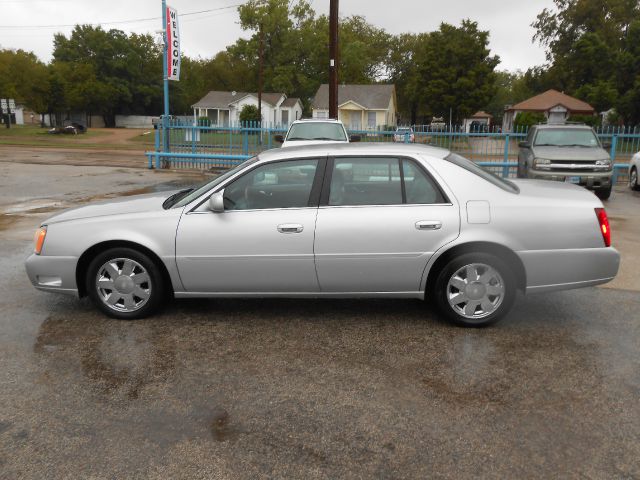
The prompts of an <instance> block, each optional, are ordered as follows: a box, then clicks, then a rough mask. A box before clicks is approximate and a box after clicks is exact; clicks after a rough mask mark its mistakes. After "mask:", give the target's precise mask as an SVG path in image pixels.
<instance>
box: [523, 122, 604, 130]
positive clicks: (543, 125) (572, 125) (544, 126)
mask: <svg viewBox="0 0 640 480" xmlns="http://www.w3.org/2000/svg"><path fill="white" fill-rule="evenodd" d="M534 126H535V127H536V128H541V129H544V130H547V129H554V130H555V129H572V130H575V129H576V128H579V129H583V130H591V129H592V128H591V127H590V126H589V125H586V124H584V123H551V124H550V123H541V124H540V125H534Z"/></svg>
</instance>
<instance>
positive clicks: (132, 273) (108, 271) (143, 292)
mask: <svg viewBox="0 0 640 480" xmlns="http://www.w3.org/2000/svg"><path fill="white" fill-rule="evenodd" d="M164 288H165V286H164V282H163V278H162V274H161V272H160V269H159V268H158V266H157V265H156V264H155V263H154V261H153V260H151V259H150V258H149V257H148V256H147V255H145V254H143V253H141V252H139V251H137V250H134V249H132V248H112V249H109V250H106V251H105V252H102V253H100V254H99V255H97V256H96V257H95V258H94V259H93V260H92V261H91V263H90V264H89V268H88V269H87V275H86V291H87V293H88V294H89V297H90V298H91V299H92V300H93V302H94V303H95V304H96V306H97V307H98V308H99V309H100V310H102V311H103V312H104V313H105V314H107V315H108V316H110V317H113V318H118V319H121V320H134V319H138V318H143V317H146V316H148V315H150V314H151V313H153V312H154V311H155V310H156V309H157V308H158V307H159V306H160V303H161V302H162V299H163V297H164Z"/></svg>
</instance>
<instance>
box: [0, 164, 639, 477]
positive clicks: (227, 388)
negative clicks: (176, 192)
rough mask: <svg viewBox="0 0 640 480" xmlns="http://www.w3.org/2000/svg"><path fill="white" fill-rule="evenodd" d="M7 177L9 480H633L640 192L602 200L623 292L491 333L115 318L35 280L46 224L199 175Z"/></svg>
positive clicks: (372, 308) (261, 305)
mask: <svg viewBox="0 0 640 480" xmlns="http://www.w3.org/2000/svg"><path fill="white" fill-rule="evenodd" d="M1 167H2V168H3V169H2V171H1V172H0V173H2V176H1V177H0V179H1V180H0V212H2V213H1V214H0V252H1V256H0V367H1V368H0V478H2V479H14V478H15V479H18V478H49V479H53V478H94V479H102V478H158V479H160V478H203V479H204V478H215V479H226V478H229V479H235V478H452V479H459V478H593V479H601V478H620V479H622V478H625V479H628V478H640V314H639V313H638V312H639V311H640V293H639V291H640V288H639V286H640V279H639V278H638V277H640V274H638V270H637V269H638V267H637V266H638V265H639V263H638V262H636V259H637V245H638V243H637V239H638V238H640V237H638V235H639V234H640V232H639V229H640V218H638V217H640V209H639V208H638V205H640V195H638V194H632V193H630V192H627V191H625V190H624V189H622V188H620V189H618V190H617V191H616V194H615V195H614V197H613V199H612V200H611V202H609V204H608V205H607V209H608V211H609V213H610V215H611V216H612V218H613V235H614V243H615V242H616V241H617V240H618V241H620V245H619V247H620V249H621V251H622V252H623V269H622V270H621V278H619V279H616V282H618V283H612V284H610V285H609V286H607V288H586V289H582V290H575V291H567V292H558V293H553V294H546V295H534V296H529V297H523V296H520V297H519V298H518V299H517V301H516V304H515V306H514V309H513V311H512V313H511V314H510V315H509V316H508V317H507V318H506V319H505V320H503V321H502V322H501V323H499V324H497V325H495V326H494V327H491V328H488V329H482V330H469V329H462V328H457V327H453V326H451V325H450V324H448V323H446V322H444V321H442V320H440V319H439V318H438V316H437V315H436V314H435V313H434V312H433V311H432V310H431V309H430V308H429V306H428V305H425V304H424V303H422V302H419V301H406V300H402V301H398V300H384V301H383V300H375V301H374V300H366V301H365V300H359V301H354V300H340V301H336V300H331V301H327V300H324V301H316V300H276V299H270V300H197V301H196V300H189V301H186V300H183V301H175V302H173V303H172V304H171V305H169V306H168V308H167V309H166V310H165V311H164V312H163V313H161V314H159V315H158V316H156V317H154V318H151V319H147V320H143V321H137V322H121V321H115V320H110V319H107V318H105V317H104V316H102V315H101V314H99V313H98V312H97V311H96V310H95V309H94V308H93V307H92V306H91V304H90V302H88V301H87V300H78V299H74V298H71V297H64V296H56V295H52V294H46V293H43V292H38V291H36V290H34V289H33V288H32V287H31V285H30V283H29V281H28V279H27V277H26V275H25V273H24V268H23V260H24V258H25V257H26V256H27V254H28V253H29V251H30V250H31V242H30V238H31V233H32V230H33V228H35V227H36V226H37V223H38V222H39V221H40V219H41V218H44V217H46V216H47V215H50V213H51V211H54V210H57V209H59V208H65V207H68V206H70V205H76V204H80V203H82V202H84V201H85V199H86V198H104V197H109V196H117V195H121V194H131V193H132V192H133V193H135V192H138V191H141V190H142V191H149V189H161V188H170V187H173V186H177V185H181V184H185V183H190V182H192V181H193V180H195V179H196V178H195V177H193V176H186V175H184V174H180V173H175V172H174V173H154V172H148V171H144V170H128V169H115V168H107V167H99V168H100V169H102V170H100V171H98V170H96V169H95V168H96V167H64V166H57V167H51V166H34V165H21V164H11V165H7V164H3V165H2V166H1ZM30 168H37V169H38V170H37V175H35V173H36V172H34V171H32V170H29V169H30ZM72 175H78V176H77V177H73V176H72ZM33 177H37V178H36V180H33ZM38 179H39V180H38ZM42 179H46V180H47V181H43V180H42ZM123 182H124V183H125V184H123ZM126 182H131V183H126ZM158 184H159V186H158ZM154 185H155V186H154ZM634 249H635V253H634ZM634 255H635V256H634ZM622 272H623V273H622Z"/></svg>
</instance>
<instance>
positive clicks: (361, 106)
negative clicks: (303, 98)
mask: <svg viewBox="0 0 640 480" xmlns="http://www.w3.org/2000/svg"><path fill="white" fill-rule="evenodd" d="M396 105H397V101H396V87H395V85H382V84H375V85H339V86H338V119H339V120H342V122H343V123H344V124H345V126H346V127H347V128H349V129H351V130H360V129H375V128H383V127H384V126H385V125H389V126H392V127H394V126H395V125H396V124H397V114H396V110H397V108H396ZM312 109H313V118H329V85H328V84H323V85H320V88H319V89H318V92H317V93H316V96H315V98H314V99H313V103H312Z"/></svg>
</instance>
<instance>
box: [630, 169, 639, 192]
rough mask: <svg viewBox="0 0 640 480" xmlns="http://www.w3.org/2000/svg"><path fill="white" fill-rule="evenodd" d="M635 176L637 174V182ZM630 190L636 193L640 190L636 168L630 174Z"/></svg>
mask: <svg viewBox="0 0 640 480" xmlns="http://www.w3.org/2000/svg"><path fill="white" fill-rule="evenodd" d="M634 174H635V180H634ZM629 188H630V189H631V190H635V191H638V190H640V184H638V169H637V168H636V167H633V168H632V169H631V171H630V172H629Z"/></svg>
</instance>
